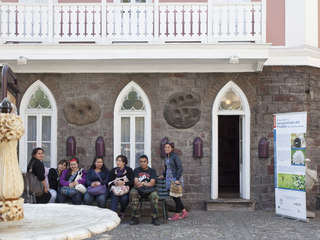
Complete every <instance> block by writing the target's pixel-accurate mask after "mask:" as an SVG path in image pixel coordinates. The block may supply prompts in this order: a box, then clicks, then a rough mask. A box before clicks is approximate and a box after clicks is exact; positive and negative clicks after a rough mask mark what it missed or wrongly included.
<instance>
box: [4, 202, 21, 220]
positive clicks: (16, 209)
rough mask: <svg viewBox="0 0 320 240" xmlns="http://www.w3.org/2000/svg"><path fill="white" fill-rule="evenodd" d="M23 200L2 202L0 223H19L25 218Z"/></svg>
mask: <svg viewBox="0 0 320 240" xmlns="http://www.w3.org/2000/svg"><path fill="white" fill-rule="evenodd" d="M23 202H24V199H23V198H19V199H18V200H8V201H0V222H1V221H3V222H6V221H17V220H20V219H22V218H23Z"/></svg>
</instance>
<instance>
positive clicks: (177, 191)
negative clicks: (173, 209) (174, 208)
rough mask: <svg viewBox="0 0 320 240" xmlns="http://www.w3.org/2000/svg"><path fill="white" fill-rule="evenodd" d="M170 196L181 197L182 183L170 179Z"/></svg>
mask: <svg viewBox="0 0 320 240" xmlns="http://www.w3.org/2000/svg"><path fill="white" fill-rule="evenodd" d="M169 195H170V196H171V197H176V198H178V197H182V184H176V183H175V182H174V181H171V185H170V193H169Z"/></svg>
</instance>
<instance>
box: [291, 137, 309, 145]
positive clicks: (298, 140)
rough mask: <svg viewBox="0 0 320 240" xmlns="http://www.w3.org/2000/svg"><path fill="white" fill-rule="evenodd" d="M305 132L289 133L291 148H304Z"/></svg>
mask: <svg viewBox="0 0 320 240" xmlns="http://www.w3.org/2000/svg"><path fill="white" fill-rule="evenodd" d="M306 146H307V144H306V134H305V133H291V147H292V148H305V147H306Z"/></svg>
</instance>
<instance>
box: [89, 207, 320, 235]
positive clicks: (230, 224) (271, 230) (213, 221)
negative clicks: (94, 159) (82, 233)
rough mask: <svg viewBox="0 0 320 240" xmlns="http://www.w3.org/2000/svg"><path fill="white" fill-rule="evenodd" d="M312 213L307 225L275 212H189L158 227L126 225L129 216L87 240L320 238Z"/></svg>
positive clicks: (146, 222)
mask: <svg viewBox="0 0 320 240" xmlns="http://www.w3.org/2000/svg"><path fill="white" fill-rule="evenodd" d="M315 213H316V217H315V218H311V219H310V221H309V222H308V223H306V222H299V221H295V220H291V219H286V218H279V217H277V216H275V213H274V211H261V210H259V211H255V212H239V211H238V212H235V211H215V212H208V211H192V212H189V216H188V218H186V219H182V220H179V221H173V222H170V221H169V222H168V223H166V224H162V225H161V226H159V227H157V226H154V225H152V224H151V218H150V217H142V218H141V223H140V224H139V225H136V226H129V224H128V223H129V221H130V217H129V216H128V217H126V218H125V220H124V221H123V222H122V223H121V224H120V225H119V226H118V227H117V228H116V229H114V230H112V231H110V232H106V233H102V234H99V235H96V236H94V237H92V238H90V239H91V240H102V239H139V240H143V239H148V240H149V239H183V240H185V239H245V240H250V239H294V240H298V239H299V240H300V239H320V211H315ZM128 215H129V214H128ZM169 216H172V213H169ZM160 220H162V219H160Z"/></svg>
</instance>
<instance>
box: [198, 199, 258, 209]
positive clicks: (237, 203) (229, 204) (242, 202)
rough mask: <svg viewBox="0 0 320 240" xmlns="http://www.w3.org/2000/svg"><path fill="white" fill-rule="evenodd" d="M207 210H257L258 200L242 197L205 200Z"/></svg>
mask: <svg viewBox="0 0 320 240" xmlns="http://www.w3.org/2000/svg"><path fill="white" fill-rule="evenodd" d="M204 202H205V205H206V210H207V211H221V210H223V211H234V210H236V211H248V212H253V211H255V210H256V201H252V200H247V199H242V198H218V199H214V200H212V199H210V200H205V201H204Z"/></svg>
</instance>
